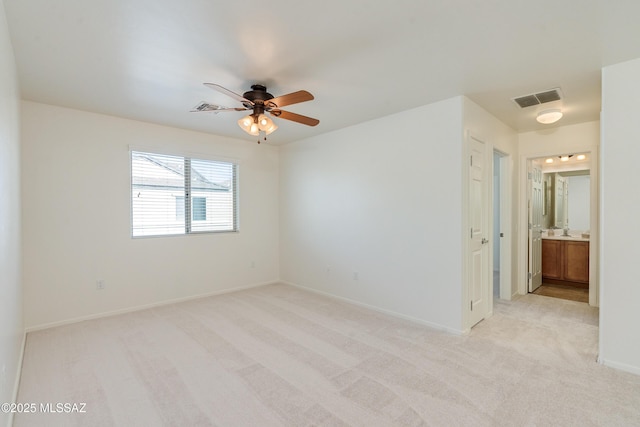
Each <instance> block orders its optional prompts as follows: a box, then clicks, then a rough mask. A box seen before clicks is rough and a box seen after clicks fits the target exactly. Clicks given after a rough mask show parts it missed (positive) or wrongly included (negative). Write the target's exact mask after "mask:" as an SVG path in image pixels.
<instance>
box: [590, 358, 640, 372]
mask: <svg viewBox="0 0 640 427" xmlns="http://www.w3.org/2000/svg"><path fill="white" fill-rule="evenodd" d="M598 363H600V364H601V365H604V366H607V367H609V368H614V369H618V370H620V371H625V372H629V373H632V374H635V375H640V367H638V366H632V365H627V364H626V363H620V362H615V361H613V360H607V359H602V358H600V357H598Z"/></svg>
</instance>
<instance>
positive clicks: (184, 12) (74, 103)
mask: <svg viewBox="0 0 640 427" xmlns="http://www.w3.org/2000/svg"><path fill="white" fill-rule="evenodd" d="M0 4H1V3H0ZM4 4H5V9H6V13H7V21H8V25H9V29H10V34H11V38H12V43H13V47H14V51H15V56H16V61H17V67H18V76H19V80H20V88H21V92H22V97H23V98H24V99H27V100H32V101H37V102H42V103H48V104H55V105H61V106H66V107H71V108H76V109H81V110H87V111H94V112H99V113H105V114H110V115H114V116H120V117H126V118H131V119H135V120H142V121H148V122H153V123H160V124H165V125H169V126H175V127H180V128H187V129H195V130H199V131H204V132H210V133H214V134H220V135H227V136H231V137H236V138H243V139H246V140H254V139H255V137H251V136H249V135H247V134H245V133H244V132H243V131H242V130H240V128H239V127H238V126H237V124H236V121H237V119H239V118H240V117H242V116H243V115H244V114H243V113H241V112H231V113H219V114H213V113H190V112H189V110H190V109H192V108H193V107H194V106H195V105H196V104H198V103H199V102H200V101H203V100H204V101H208V102H211V103H214V104H221V105H226V106H239V104H237V101H234V100H232V99H231V98H228V97H225V96H224V95H222V94H220V93H217V92H214V91H212V90H211V89H208V88H206V87H204V86H203V85H202V83H203V82H212V83H218V84H220V85H222V86H224V87H227V88H229V89H231V90H232V91H234V92H237V93H242V92H244V91H246V90H249V87H250V85H251V84H253V83H261V84H265V85H266V86H267V87H268V90H269V92H271V93H272V94H274V95H275V96H278V95H282V94H285V93H289V92H293V91H296V90H300V89H306V90H308V91H309V92H311V93H312V94H314V95H315V97H316V99H315V100H314V101H311V102H307V103H303V104H297V105H291V106H289V107H285V109H286V110H288V111H292V112H295V113H299V114H304V115H308V116H312V117H316V118H318V119H320V124H319V125H318V126H317V127H315V128H311V127H307V126H304V125H300V124H297V123H293V122H287V121H285V120H282V119H276V121H277V123H278V125H279V126H280V129H278V130H277V131H276V132H275V133H274V134H272V135H271V136H270V137H269V141H270V142H271V143H274V144H282V143H286V142H289V141H293V140H298V139H301V138H304V137H308V136H312V135H316V134H319V133H325V132H329V131H331V130H334V129H339V128H342V127H345V126H349V125H353V124H355V123H360V122H364V121H367V120H371V119H374V118H377V117H381V116H384V115H388V114H392V113H395V112H399V111H403V110H407V109H410V108H413V107H417V106H420V105H424V104H429V103H432V102H435V101H438V100H442V99H446V98H450V97H453V96H457V95H466V96H468V97H469V98H470V99H472V100H473V101H475V102H476V103H478V104H479V105H481V106H482V107H484V108H485V109H486V110H488V111H489V112H491V113H492V114H494V115H495V116H496V117H498V118H499V119H500V120H502V121H503V122H504V123H506V124H508V125H509V126H511V127H512V128H514V129H516V130H518V131H528V130H534V129H539V128H543V127H544V126H543V125H538V124H537V123H536V122H535V120H534V118H535V115H536V112H537V111H538V109H537V107H529V108H527V109H522V110H521V109H520V108H519V107H517V106H516V104H515V103H513V101H511V98H513V97H516V96H519V95H524V94H528V93H532V92H539V91H543V90H546V89H550V88H555V87H560V88H561V89H562V92H563V94H564V97H565V98H564V100H563V101H561V107H562V109H563V111H564V113H565V117H564V118H563V119H562V120H561V121H560V122H558V124H557V125H567V124H571V123H579V122H584V121H589V120H597V119H598V117H599V111H600V74H601V68H602V67H603V66H605V65H610V64H615V63H618V62H623V61H626V60H629V59H634V58H638V57H640V43H639V42H638V41H639V40H640V25H639V24H638V23H637V19H638V16H640V1H638V0H615V1H604V0H573V1H569V0H560V1H559V0H553V1H551V0H538V1H530V0H526V1H525V0H483V1H478V0H475V1H474V0H395V1H393V2H392V1H387V0H366V1H365V0H323V1H313V2H311V1H294V0H272V1H269V2H265V1H256V0H245V1H231V0H224V1H222V0H208V1H207V0H180V1H176V0H55V1H52V0H4ZM548 107H549V104H545V108H548Z"/></svg>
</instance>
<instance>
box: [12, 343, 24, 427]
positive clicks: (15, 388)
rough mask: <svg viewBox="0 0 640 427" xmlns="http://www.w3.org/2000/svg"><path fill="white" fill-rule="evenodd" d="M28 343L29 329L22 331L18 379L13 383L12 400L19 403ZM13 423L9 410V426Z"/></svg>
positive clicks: (17, 371)
mask: <svg viewBox="0 0 640 427" xmlns="http://www.w3.org/2000/svg"><path fill="white" fill-rule="evenodd" d="M26 345H27V331H24V332H23V333H22V345H21V346H20V355H19V356H18V368H17V369H16V379H15V381H14V383H13V395H12V396H11V402H13V403H18V390H20V377H22V362H23V361H24V348H25V346H26ZM12 425H13V412H9V419H8V423H7V426H8V427H11V426H12Z"/></svg>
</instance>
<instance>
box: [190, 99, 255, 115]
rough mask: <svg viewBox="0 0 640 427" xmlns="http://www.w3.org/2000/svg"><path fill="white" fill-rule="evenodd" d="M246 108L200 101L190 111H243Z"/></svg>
mask: <svg viewBox="0 0 640 427" xmlns="http://www.w3.org/2000/svg"><path fill="white" fill-rule="evenodd" d="M245 110H246V108H241V107H237V108H229V107H222V106H220V105H215V104H209V103H208V102H204V101H202V102H201V103H200V104H198V105H196V106H195V107H194V108H193V110H191V112H192V113H198V112H203V111H212V112H214V113H218V112H220V111H245Z"/></svg>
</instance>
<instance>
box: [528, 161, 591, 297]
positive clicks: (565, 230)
mask: <svg viewBox="0 0 640 427" xmlns="http://www.w3.org/2000/svg"><path fill="white" fill-rule="evenodd" d="M523 163H524V165H523V166H524V167H525V170H526V171H527V175H526V176H525V177H523V179H525V181H526V185H527V188H526V192H525V193H524V194H526V195H527V197H526V198H525V200H524V202H525V203H526V205H524V206H522V205H521V206H522V208H523V210H522V211H521V212H523V213H524V214H525V215H526V218H527V221H526V222H525V223H524V228H525V230H526V232H527V234H526V235H525V236H523V234H524V233H521V234H520V236H521V240H520V242H521V244H523V245H524V247H525V248H526V252H525V253H526V254H527V257H526V259H524V260H523V259H522V258H521V263H522V261H524V265H523V266H524V268H525V269H524V271H525V272H526V275H525V282H524V284H521V285H519V286H518V287H519V293H527V292H532V293H537V294H542V295H546V296H553V297H559V298H563V299H570V300H574V301H581V302H588V303H589V304H590V305H591V306H598V304H599V302H598V288H599V287H598V282H597V264H598V260H597V257H598V232H597V231H598V219H597V216H598V193H597V173H598V171H597V153H596V152H589V151H586V152H579V151H578V152H573V153H568V154H567V153H554V154H550V155H545V156H536V157H529V158H526V159H523ZM535 164H537V165H539V167H540V169H541V170H542V172H543V173H542V176H543V178H542V201H541V203H538V205H539V206H538V209H540V211H539V213H540V215H541V216H540V217H539V218H538V219H539V220H540V221H538V222H540V224H533V223H532V221H531V218H532V217H533V216H532V215H534V214H533V211H532V209H533V208H534V205H535V204H536V203H534V202H535V200H533V199H532V194H533V193H534V192H533V191H532V188H533V184H532V183H531V179H530V178H531V176H532V175H531V171H532V169H534V167H533V165H535ZM521 188H522V187H521ZM572 204H573V205H574V206H573V207H572ZM521 218H523V216H521ZM534 222H535V221H534ZM536 226H537V227H538V228H539V229H540V231H541V232H539V234H540V236H541V238H540V241H541V245H539V249H536V248H535V247H534V245H532V243H533V241H534V240H535V239H532V236H531V234H532V232H533V233H534V234H535V232H536ZM522 237H524V239H522ZM521 247H522V246H521ZM538 250H539V251H540V252H539V253H536V251H538ZM532 252H533V253H532ZM537 256H539V258H538V259H540V260H541V264H542V266H541V268H542V272H541V275H542V284H543V286H542V287H540V288H538V289H537V290H536V288H537V286H535V283H533V281H532V280H531V278H532V276H533V275H534V274H536V265H535V264H532V260H535V259H536V257H537ZM521 265H522V264H521ZM522 285H524V286H522ZM545 285H550V286H549V287H548V288H547V289H544V288H545Z"/></svg>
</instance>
